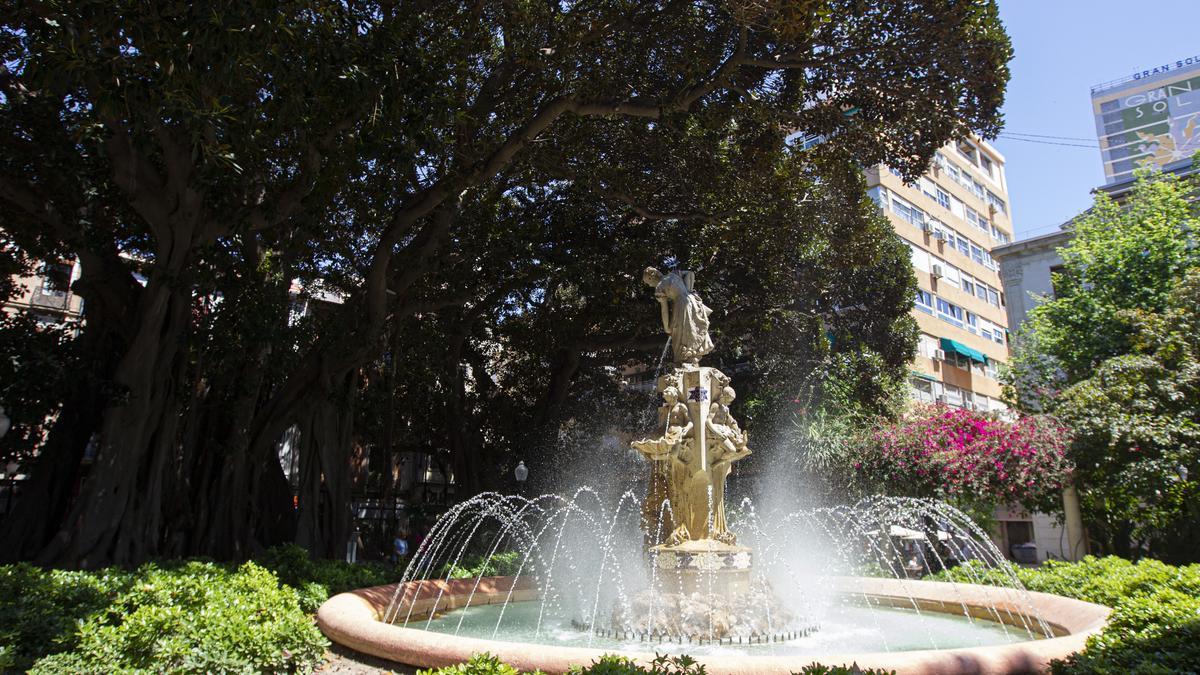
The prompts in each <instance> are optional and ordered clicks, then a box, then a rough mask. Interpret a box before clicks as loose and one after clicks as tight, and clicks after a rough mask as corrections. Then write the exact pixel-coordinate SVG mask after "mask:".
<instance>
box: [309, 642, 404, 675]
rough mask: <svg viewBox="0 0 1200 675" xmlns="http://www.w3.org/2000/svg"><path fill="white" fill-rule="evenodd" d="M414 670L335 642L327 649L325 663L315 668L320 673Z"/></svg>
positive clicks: (399, 673) (370, 673)
mask: <svg viewBox="0 0 1200 675" xmlns="http://www.w3.org/2000/svg"><path fill="white" fill-rule="evenodd" d="M416 672H417V671H416V669H415V668H410V667H409V666H405V665H401V664H399V663H396V662H394V661H386V660H384V659H380V658H376V657H374V656H370V655H367V654H362V653H359V652H356V651H354V650H352V649H347V648H345V647H343V646H341V645H337V644H335V645H333V647H331V648H330V649H329V651H328V652H327V653H326V661H325V664H324V665H322V666H321V667H320V668H318V669H317V673H319V674H320V675H377V674H381V673H396V674H397V675H414V674H415V673H416Z"/></svg>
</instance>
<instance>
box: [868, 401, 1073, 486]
mask: <svg viewBox="0 0 1200 675" xmlns="http://www.w3.org/2000/svg"><path fill="white" fill-rule="evenodd" d="M1068 441H1069V433H1068V431H1067V430H1066V429H1065V428H1063V427H1062V426H1061V425H1059V424H1058V423H1057V422H1055V421H1054V420H1052V419H1050V418H1047V417H1036V416H1022V417H1017V418H1015V419H1014V420H1012V421H1008V420H1004V419H1001V418H998V417H996V416H994V415H988V414H984V413H974V412H970V411H967V410H961V409H958V408H949V407H946V406H919V407H918V408H916V409H915V410H913V411H912V412H911V413H910V414H908V415H906V416H905V417H904V418H902V419H901V420H899V421H898V422H896V423H893V424H889V425H886V426H883V427H881V428H879V429H877V430H876V431H875V432H874V433H873V434H872V435H871V437H870V440H869V442H868V443H867V448H865V452H864V453H863V457H862V461H860V462H858V463H857V464H856V465H855V468H856V469H857V470H858V471H859V472H861V473H862V474H863V475H864V477H869V478H870V479H871V480H873V481H881V482H883V483H884V484H886V485H888V486H890V487H892V488H893V490H894V491H896V492H900V493H903V494H909V495H913V496H936V497H941V498H946V499H956V498H965V499H968V500H972V501H979V500H986V501H995V502H997V503H1010V502H1016V503H1021V504H1027V505H1034V504H1038V503H1046V502H1047V501H1048V500H1051V499H1054V498H1055V497H1056V495H1058V493H1059V492H1060V491H1061V490H1062V487H1063V485H1064V483H1065V482H1066V481H1067V480H1068V478H1069V477H1070V471H1071V467H1070V463H1069V461H1068V460H1067V459H1066V450H1067V444H1068Z"/></svg>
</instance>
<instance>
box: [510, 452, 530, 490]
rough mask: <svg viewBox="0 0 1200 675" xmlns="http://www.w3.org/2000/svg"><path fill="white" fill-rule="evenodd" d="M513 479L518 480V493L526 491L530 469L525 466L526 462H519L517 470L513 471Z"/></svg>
mask: <svg viewBox="0 0 1200 675" xmlns="http://www.w3.org/2000/svg"><path fill="white" fill-rule="evenodd" d="M513 478H516V479H517V493H518V494H519V493H522V492H524V491H525V481H527V480H529V468H528V467H527V466H525V461H524V460H522V461H519V462H517V468H515V469H513Z"/></svg>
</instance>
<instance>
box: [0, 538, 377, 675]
mask: <svg viewBox="0 0 1200 675" xmlns="http://www.w3.org/2000/svg"><path fill="white" fill-rule="evenodd" d="M287 553H288V552H287V551H286V550H285V551H282V552H275V557H276V558H277V559H278V558H285V557H287ZM338 566H340V567H343V568H351V567H354V566H350V565H346V564H345V563H331V562H328V561H326V562H324V563H315V564H314V566H313V567H312V568H310V572H311V574H312V576H308V577H304V576H301V575H300V574H299V573H298V571H299V570H300V569H301V568H300V567H298V566H296V565H292V566H291V567H289V568H287V569H288V570H289V571H290V572H291V573H292V576H291V577H290V581H292V582H294V583H298V584H299V585H300V586H302V587H306V588H308V589H309V594H308V595H307V596H303V595H302V594H301V593H299V592H297V591H296V590H295V589H293V588H292V587H290V586H288V585H281V584H280V583H279V580H278V579H277V578H276V576H275V575H274V574H273V573H272V572H271V571H269V570H267V569H264V568H263V567H261V566H259V565H257V564H255V563H246V564H244V565H241V566H238V567H233V566H226V565H219V564H216V563H211V562H197V561H192V562H186V563H168V564H162V565H156V564H147V565H143V566H142V567H139V568H138V569H136V570H133V571H127V570H121V569H117V568H109V569H103V570H99V571H95V572H76V571H64V570H44V569H40V568H37V567H33V566H32V565H26V564H21V565H8V566H3V567H0V669H17V670H25V669H31V671H32V672H35V673H63V672H75V673H95V672H119V671H129V670H144V671H151V672H183V673H205V672H295V671H299V672H307V671H310V670H312V668H313V667H314V666H315V665H316V664H317V663H318V662H319V660H320V659H321V656H322V654H323V653H324V650H325V647H326V646H327V644H328V643H327V642H326V640H325V638H324V637H323V636H322V635H321V633H320V631H319V630H318V629H317V627H316V625H315V624H314V623H313V621H312V618H311V617H310V616H309V612H308V611H307V610H306V608H305V602H306V600H305V598H307V603H308V605H310V606H311V605H312V603H313V602H315V603H317V604H319V603H320V601H322V600H324V597H323V596H322V595H321V594H322V593H323V592H324V590H325V589H327V588H336V589H338V590H344V589H343V588H342V587H341V586H339V585H338V583H339V580H340V579H343V578H345V579H350V578H352V577H353V575H355V574H359V573H358V572H356V571H352V570H349V569H346V570H343V571H342V572H341V573H340V574H333V573H332V572H331V570H332V569H333V568H334V567H338ZM355 583H357V582H355Z"/></svg>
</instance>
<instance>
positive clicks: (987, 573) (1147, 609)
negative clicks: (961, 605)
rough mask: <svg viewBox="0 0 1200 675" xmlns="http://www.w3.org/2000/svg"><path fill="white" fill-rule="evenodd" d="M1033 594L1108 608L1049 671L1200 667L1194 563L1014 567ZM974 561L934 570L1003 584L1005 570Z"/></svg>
mask: <svg viewBox="0 0 1200 675" xmlns="http://www.w3.org/2000/svg"><path fill="white" fill-rule="evenodd" d="M1009 572H1011V573H1015V574H1016V575H1017V576H1018V577H1019V578H1020V580H1021V582H1022V583H1023V584H1025V587H1026V588H1028V589H1029V590H1031V591H1041V592H1043V593H1053V594H1055V595H1063V596H1066V597H1070V598H1076V599H1079V600H1085V601H1087V602H1095V603H1098V604H1101V605H1107V606H1109V607H1112V608H1113V614H1112V616H1111V617H1109V621H1108V625H1107V626H1105V628H1104V630H1103V631H1102V632H1101V633H1100V634H1098V635H1094V636H1092V637H1091V638H1089V639H1088V643H1087V648H1086V649H1085V650H1084V651H1083V652H1081V653H1079V654H1076V655H1074V656H1072V657H1071V658H1069V659H1067V660H1066V661H1056V662H1055V664H1054V672H1055V673H1059V674H1062V675H1066V674H1071V675H1075V674H1079V675H1082V674H1084V673H1101V674H1104V673H1112V674H1114V675H1115V674H1117V673H1145V674H1158V673H1162V674H1164V675H1165V674H1166V673H1181V672H1194V670H1195V668H1196V666H1197V664H1200V564H1193V565H1187V566H1183V567H1174V566H1171V565H1167V564H1164V563H1162V562H1160V561H1157V560H1150V559H1143V560H1140V561H1138V562H1137V563H1131V562H1129V561H1128V560H1125V559H1123V558H1118V557H1115V556H1109V557H1105V558H1095V557H1092V556H1088V557H1086V558H1084V559H1083V560H1081V561H1079V562H1077V563H1064V562H1056V561H1050V562H1047V563H1046V564H1045V565H1043V566H1042V567H1039V568H1034V569H1025V568H1018V567H1015V566H1014V567H1012V568H1011V570H1009ZM1009 572H1006V571H1005V570H1003V569H999V568H986V567H984V566H982V565H978V564H976V563H974V562H971V563H967V564H966V565H963V566H960V567H957V568H954V569H952V570H946V571H944V572H940V573H938V574H937V575H935V578H938V579H941V580H944V581H957V582H963V583H985V584H994V585H1006V584H1007V581H1006V580H1007V576H1008V573H1009Z"/></svg>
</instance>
